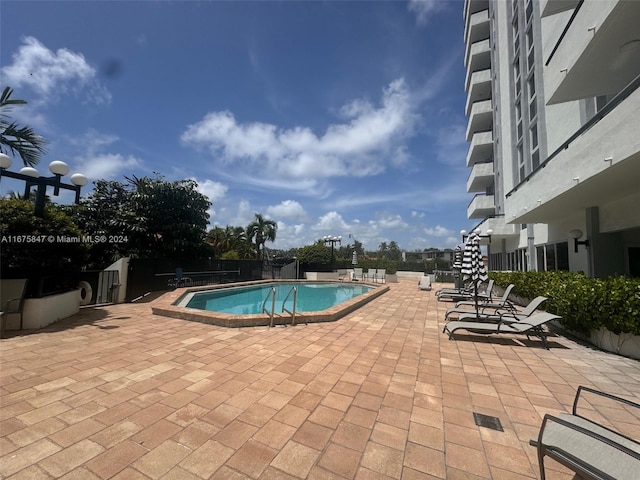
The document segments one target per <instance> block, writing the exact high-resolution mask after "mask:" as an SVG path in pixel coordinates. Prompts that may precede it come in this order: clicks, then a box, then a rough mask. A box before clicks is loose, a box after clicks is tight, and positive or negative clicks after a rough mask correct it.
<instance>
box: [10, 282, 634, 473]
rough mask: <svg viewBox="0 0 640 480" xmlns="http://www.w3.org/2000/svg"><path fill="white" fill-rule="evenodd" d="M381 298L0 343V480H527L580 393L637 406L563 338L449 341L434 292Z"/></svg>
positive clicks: (94, 311)
mask: <svg viewBox="0 0 640 480" xmlns="http://www.w3.org/2000/svg"><path fill="white" fill-rule="evenodd" d="M389 287H390V289H389V291H388V292H387V293H385V294H384V295H382V296H380V297H379V298H377V299H375V300H373V301H372V302H370V303H368V304H367V305H364V306H363V307H361V308H360V309H358V310H356V311H354V312H351V313H349V314H348V315H346V316H345V317H343V318H342V319H340V320H338V321H336V322H327V323H311V324H308V325H298V326H295V327H275V328H268V327H247V328H225V327H221V326H215V325H203V324H201V323H195V322H189V321H185V320H180V319H175V318H168V317H164V316H159V315H154V314H152V311H151V307H152V305H153V303H142V304H124V305H113V306H107V307H92V308H85V309H83V310H82V311H81V312H80V313H79V314H78V315H75V316H73V317H71V318H69V319H67V320H64V321H62V322H59V323H57V324H55V325H52V326H50V327H48V328H46V329H43V330H41V331H38V332H34V333H31V334H27V335H24V334H23V335H16V334H14V335H13V336H12V337H10V338H7V339H3V340H2V341H1V342H0V355H1V357H0V362H1V363H0V379H1V380H0V402H1V406H2V408H1V409H0V477H1V478H3V479H11V480H15V479H30V480H38V479H53V478H55V479H64V480H70V479H82V480H93V479H106V478H114V479H165V480H169V479H184V480H190V479H209V478H211V479H265V480H271V479H273V480H279V479H321V480H327V479H328V480H331V479H406V480H413V479H451V480H463V479H464V480H472V479H474V480H479V479H496V480H506V479H534V478H539V475H538V468H537V459H536V455H535V449H534V448H533V447H531V446H529V445H528V441H529V439H531V438H533V437H534V436H535V435H536V433H537V431H538V428H539V426H540V423H541V419H542V417H543V416H544V414H545V413H559V412H561V411H569V410H570V408H571V404H572V401H573V396H574V394H575V391H576V388H577V387H578V386H579V385H587V386H592V387H595V388H599V389H602V390H605V391H608V392H610V393H614V394H619V395H622V396H626V397H627V398H630V399H633V400H635V401H638V400H639V399H640V362H638V361H635V360H631V359H628V358H624V357H620V356H616V355H613V354H610V353H605V352H601V351H598V350H596V349H594V348H590V347H588V346H585V345H582V344H579V343H577V342H575V341H573V340H571V339H569V338H565V337H562V336H551V337H550V338H549V343H550V350H545V349H544V348H542V344H541V342H540V341H539V340H538V339H531V340H530V341H528V340H527V339H526V338H519V337H518V338H516V337H509V336H506V335H505V336H501V337H498V336H488V337H485V336H478V335H472V334H468V335H464V334H462V335H459V336H458V337H457V339H456V340H451V341H450V340H449V339H448V338H447V336H446V335H445V334H443V333H442V327H443V317H444V312H445V310H446V309H447V308H448V307H451V306H452V304H451V303H448V302H438V301H437V300H436V298H435V291H436V290H437V288H439V285H437V284H436V285H434V290H433V291H429V292H425V291H419V290H418V289H417V280H413V279H400V282H399V283H397V284H389ZM8 333H9V334H11V332H8ZM592 407H593V408H594V409H595V412H594V414H596V415H598V416H599V417H600V418H601V419H602V420H603V421H604V422H606V423H609V424H611V425H614V426H615V427H616V428H620V429H622V430H623V431H627V432H629V431H630V429H631V428H632V425H630V424H629V423H626V422H625V421H624V420H623V417H622V415H621V413H622V412H621V411H620V410H617V409H611V408H605V407H603V406H600V405H593V406H592ZM472 412H477V413H482V414H485V415H490V416H495V417H498V418H499V419H500V422H501V423H502V426H503V427H504V432H499V431H495V430H491V429H489V428H486V427H479V426H477V425H476V424H475V423H474V419H473V415H472ZM638 421H640V419H639V420H638ZM546 464H547V478H548V479H549V480H556V479H558V480H559V479H563V480H568V479H572V478H574V475H573V474H572V473H571V472H569V471H568V470H566V469H565V468H563V467H561V466H560V465H559V464H557V463H555V462H553V461H550V460H547V462H546Z"/></svg>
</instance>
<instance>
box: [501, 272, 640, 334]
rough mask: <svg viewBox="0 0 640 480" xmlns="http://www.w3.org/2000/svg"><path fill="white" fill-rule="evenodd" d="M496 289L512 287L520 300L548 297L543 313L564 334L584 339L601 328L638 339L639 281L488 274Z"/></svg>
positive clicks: (560, 274) (565, 274) (552, 274)
mask: <svg viewBox="0 0 640 480" xmlns="http://www.w3.org/2000/svg"><path fill="white" fill-rule="evenodd" d="M489 277H490V278H493V279H494V281H495V283H496V285H499V286H501V287H503V288H505V287H506V286H507V285H509V284H510V283H513V284H514V288H513V290H512V293H513V294H514V295H517V296H518V297H521V298H535V297H537V296H538V295H543V296H545V297H548V300H547V301H546V303H545V304H544V309H545V310H546V311H548V312H550V313H554V314H556V315H559V316H561V317H562V320H561V323H562V325H563V327H564V328H566V329H567V330H572V331H575V332H579V333H582V334H585V335H588V334H589V332H590V331H592V330H597V329H599V328H600V327H605V328H606V329H607V330H610V331H611V332H613V333H616V334H618V335H619V334H621V333H630V334H632V335H640V279H638V278H628V277H609V278H606V279H599V278H588V277H585V276H584V275H583V274H582V273H575V272H490V273H489Z"/></svg>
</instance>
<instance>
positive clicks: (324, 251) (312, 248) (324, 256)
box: [296, 240, 331, 264]
mask: <svg viewBox="0 0 640 480" xmlns="http://www.w3.org/2000/svg"><path fill="white" fill-rule="evenodd" d="M296 258H297V259H298V261H300V262H302V263H317V264H318V263H319V264H324V263H326V264H329V263H331V248H329V247H327V246H326V245H325V244H324V242H323V241H322V240H318V241H317V242H316V243H314V244H313V245H306V246H304V247H301V248H299V249H298V252H297V255H296Z"/></svg>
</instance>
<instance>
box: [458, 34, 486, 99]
mask: <svg viewBox="0 0 640 480" xmlns="http://www.w3.org/2000/svg"><path fill="white" fill-rule="evenodd" d="M488 43H489V40H483V41H482V42H480V44H479V45H477V46H476V50H478V51H477V52H474V54H473V55H472V56H471V61H470V62H469V66H468V67H467V73H466V75H465V78H464V91H465V92H468V91H469V86H470V84H471V76H472V75H473V74H474V73H475V72H479V71H481V70H489V69H491V50H489V49H486V48H484V47H485V46H486V45H487V44H488ZM482 44H484V45H482Z"/></svg>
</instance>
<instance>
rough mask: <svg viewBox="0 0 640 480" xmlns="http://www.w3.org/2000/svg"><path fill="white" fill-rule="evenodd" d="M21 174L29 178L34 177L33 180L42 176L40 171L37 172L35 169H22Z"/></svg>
mask: <svg viewBox="0 0 640 480" xmlns="http://www.w3.org/2000/svg"><path fill="white" fill-rule="evenodd" d="M19 173H21V174H22V175H26V176H28V177H33V178H38V177H39V176H40V174H39V173H38V170H36V169H35V168H33V167H22V168H21V169H20V172H19Z"/></svg>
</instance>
